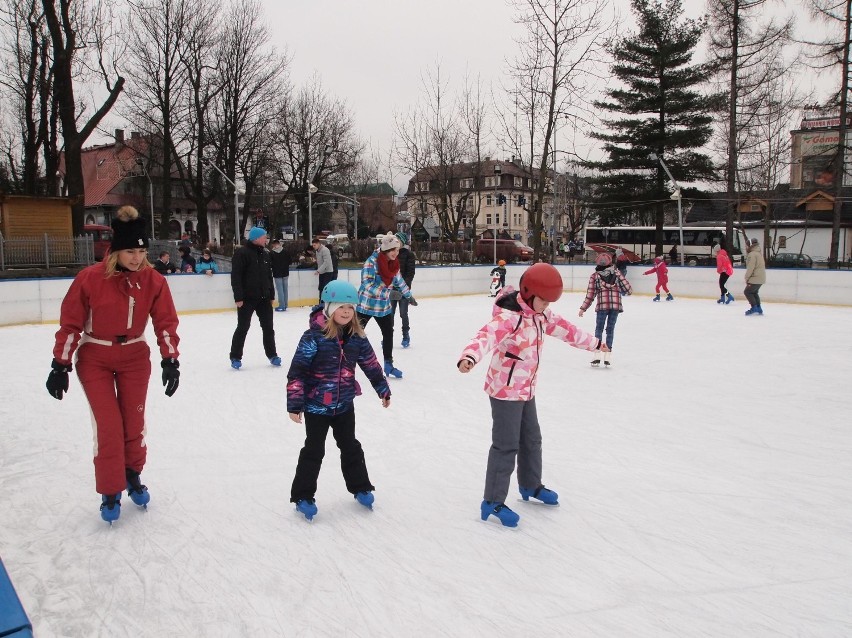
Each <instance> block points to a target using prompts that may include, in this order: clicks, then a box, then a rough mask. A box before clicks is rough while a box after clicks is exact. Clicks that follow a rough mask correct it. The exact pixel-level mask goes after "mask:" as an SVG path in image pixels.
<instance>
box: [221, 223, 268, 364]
mask: <svg viewBox="0 0 852 638" xmlns="http://www.w3.org/2000/svg"><path fill="white" fill-rule="evenodd" d="M268 239H269V237H268V236H267V235H266V231H265V230H264V229H263V228H259V227H257V226H255V227H254V228H252V229H251V230H250V231H249V235H248V242H247V243H246V245H245V246H241V247H240V248H238V249H237V250H236V252H234V257H233V259H232V260H231V289H232V290H233V292H234V303H235V305H236V306H237V328H236V330H234V336H233V338H232V339H231V353H230V355H229V356H230V359H231V367H232V368H233V369H234V370H239V369H240V368H241V367H242V365H243V349H244V348H245V345H246V335H248V331H249V328H251V318H252V316H253V315H255V314H256V315H257V318H258V320H259V321H260V329H261V331H262V332H263V351H264V352H265V353H266V358H267V359H269V363H271V364H272V365H274V366H280V365H281V357H279V356H278V350H277V348H276V346H275V325H274V323H273V321H272V301H273V300H274V299H275V285H274V284H273V283H272V265H271V263H270V258H269V251H268V250H266V242H267V240H268Z"/></svg>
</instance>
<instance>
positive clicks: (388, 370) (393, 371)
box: [385, 361, 402, 379]
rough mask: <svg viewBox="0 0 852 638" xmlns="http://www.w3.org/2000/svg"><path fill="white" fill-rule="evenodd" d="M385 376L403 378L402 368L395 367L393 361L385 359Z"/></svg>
mask: <svg viewBox="0 0 852 638" xmlns="http://www.w3.org/2000/svg"><path fill="white" fill-rule="evenodd" d="M385 376H386V377H396V378H397V379H402V370H398V369H397V368H394V367H393V363H391V362H390V361H385Z"/></svg>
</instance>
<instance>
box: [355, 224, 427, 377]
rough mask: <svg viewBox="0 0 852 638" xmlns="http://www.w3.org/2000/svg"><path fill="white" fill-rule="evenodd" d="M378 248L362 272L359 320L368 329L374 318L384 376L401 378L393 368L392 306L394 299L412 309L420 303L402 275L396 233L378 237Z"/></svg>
mask: <svg viewBox="0 0 852 638" xmlns="http://www.w3.org/2000/svg"><path fill="white" fill-rule="evenodd" d="M378 240H379V241H378V248H377V249H376V250H375V252H373V254H372V255H370V256H369V257H368V258H367V261H365V262H364V267H363V268H362V269H361V287H360V288H359V289H358V320H359V321H360V322H361V327H363V328H366V327H367V324H368V323H369V322H370V319H375V320H376V323H377V324H379V329H380V330H381V331H382V356H383V357H384V361H385V374H386V375H388V376H392V377H396V378H397V379H401V378H402V371H401V370H399V369H398V368H395V367H394V365H393V307H392V306H391V298H392V297H393V298H395V299H396V300H397V301H398V300H399V299H402V298H403V297H405V298H406V299H407V300H408V303H409V304H411V305H412V306H416V305H417V301H416V300H415V299H414V296H413V295H412V294H411V290H409V288H408V285H407V284H406V283H405V280H404V279H403V278H402V275H401V274H400V272H399V259H397V257H399V249H400V247H401V244H400V242H399V239H398V238H397V237H396V235H394V234H393V233H387V234H386V235H379V237H378Z"/></svg>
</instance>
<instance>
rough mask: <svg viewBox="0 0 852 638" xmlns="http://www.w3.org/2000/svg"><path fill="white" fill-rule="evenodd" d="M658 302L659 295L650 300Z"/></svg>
mask: <svg viewBox="0 0 852 638" xmlns="http://www.w3.org/2000/svg"><path fill="white" fill-rule="evenodd" d="M659 300H660V295H657V296H656V297H654V298H653V299H651V301H659Z"/></svg>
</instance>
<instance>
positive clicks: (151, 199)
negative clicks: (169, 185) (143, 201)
mask: <svg viewBox="0 0 852 638" xmlns="http://www.w3.org/2000/svg"><path fill="white" fill-rule="evenodd" d="M136 163H137V164H139V166H141V167H142V172H143V173H144V174H145V177H147V178H148V208H149V210H150V212H151V241H152V242H153V241H154V184H153V182H151V175H150V174H149V173H148V167H147V166H145V162H143V161H142V158H141V157H137V158H136Z"/></svg>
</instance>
